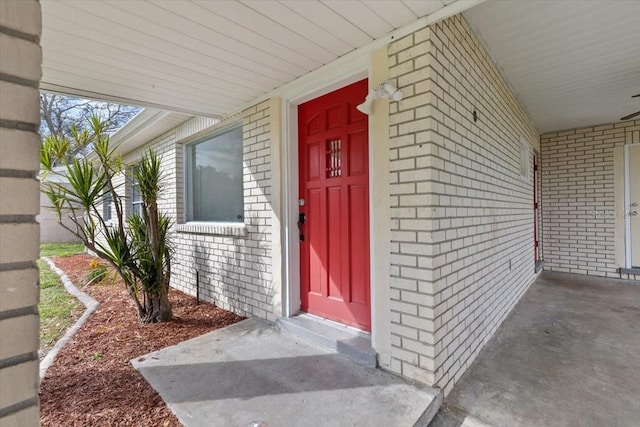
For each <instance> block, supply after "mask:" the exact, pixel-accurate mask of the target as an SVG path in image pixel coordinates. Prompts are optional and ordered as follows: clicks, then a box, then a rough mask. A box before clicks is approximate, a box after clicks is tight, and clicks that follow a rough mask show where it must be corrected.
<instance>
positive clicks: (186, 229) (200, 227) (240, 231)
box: [176, 222, 248, 237]
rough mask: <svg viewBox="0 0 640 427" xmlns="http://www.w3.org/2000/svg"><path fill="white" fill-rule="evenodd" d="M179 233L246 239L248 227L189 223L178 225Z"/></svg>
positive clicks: (228, 223)
mask: <svg viewBox="0 0 640 427" xmlns="http://www.w3.org/2000/svg"><path fill="white" fill-rule="evenodd" d="M176 231H177V232H178V233H188V234H210V235H216V236H234V237H246V236H247V234H248V230H247V225H246V224H245V223H243V222H187V223H186V224H177V225H176Z"/></svg>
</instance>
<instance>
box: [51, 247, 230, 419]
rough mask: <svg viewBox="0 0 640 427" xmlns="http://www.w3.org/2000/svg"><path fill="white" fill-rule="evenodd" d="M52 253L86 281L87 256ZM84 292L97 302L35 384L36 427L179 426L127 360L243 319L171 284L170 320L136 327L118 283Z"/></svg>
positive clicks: (64, 267) (67, 269)
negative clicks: (37, 389) (38, 426)
mask: <svg viewBox="0 0 640 427" xmlns="http://www.w3.org/2000/svg"><path fill="white" fill-rule="evenodd" d="M51 259H52V260H53V262H54V263H55V264H56V265H57V266H58V267H59V268H60V269H62V270H63V271H64V272H65V273H66V274H67V275H68V276H69V278H70V279H71V281H73V282H74V283H75V284H76V285H78V284H81V283H84V282H85V276H86V274H87V272H88V271H89V261H90V260H91V259H92V258H91V256H89V255H85V254H81V255H74V256H70V257H51ZM83 290H84V291H85V292H87V293H88V294H90V295H91V296H92V297H93V298H94V299H96V300H97V301H99V302H100V307H98V309H97V310H96V311H95V312H94V313H93V315H92V316H91V318H90V319H89V321H88V322H87V323H85V324H84V326H83V327H82V328H81V329H80V330H79V331H78V333H77V334H76V335H75V337H74V339H73V341H71V342H69V343H68V344H67V345H65V346H64V347H63V349H62V350H61V351H60V352H59V353H58V355H57V357H56V359H55V362H54V363H53V365H52V366H51V367H50V368H49V369H48V370H47V375H46V377H45V379H44V380H43V381H42V384H41V388H40V423H41V425H42V426H180V425H181V424H180V423H179V422H178V419H177V418H176V417H175V416H174V415H173V414H172V413H171V411H169V409H168V408H167V406H166V405H165V403H164V402H163V401H162V399H161V398H160V396H159V395H158V394H157V393H156V392H155V391H154V390H153V389H152V388H151V386H150V385H149V384H148V383H147V382H146V381H145V379H144V378H143V377H142V375H140V374H139V373H138V372H137V371H136V370H135V369H133V367H132V366H131V364H130V363H129V361H130V360H131V359H135V358H136V357H139V356H142V355H144V354H146V353H149V352H151V351H155V350H159V349H161V348H163V347H167V346H170V345H174V344H177V343H179V342H181V341H185V340H188V339H190V338H193V337H196V336H198V335H202V334H204V333H207V332H209V331H213V330H214V329H218V328H221V327H224V326H228V325H230V324H233V323H236V322H238V321H240V320H242V319H243V318H242V317H240V316H237V315H235V314H233V313H230V312H228V311H226V310H222V309H220V308H217V307H215V306H213V305H211V304H207V303H202V302H201V303H200V304H199V305H196V301H195V298H193V297H191V296H188V295H186V294H184V293H182V292H179V291H176V290H171V293H170V300H171V304H172V307H173V314H174V316H175V317H176V318H175V320H173V321H171V322H166V323H159V324H151V325H140V324H138V319H137V312H136V309H135V306H134V305H133V302H132V301H131V300H130V298H129V296H128V295H127V293H126V291H125V289H124V285H123V284H122V283H121V282H116V283H109V284H102V285H92V286H88V287H84V289H83Z"/></svg>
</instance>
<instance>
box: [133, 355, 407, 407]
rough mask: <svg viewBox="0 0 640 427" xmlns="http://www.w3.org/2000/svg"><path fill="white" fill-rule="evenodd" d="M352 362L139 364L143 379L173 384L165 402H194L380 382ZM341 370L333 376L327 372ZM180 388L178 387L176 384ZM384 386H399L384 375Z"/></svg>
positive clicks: (335, 358)
mask: <svg viewBox="0 0 640 427" xmlns="http://www.w3.org/2000/svg"><path fill="white" fill-rule="evenodd" d="M351 364H353V362H350V361H348V360H346V359H345V358H344V357H343V356H339V355H336V354H318V355H312V356H295V357H282V358H277V359H273V358H270V359H253V360H237V361H227V362H217V363H196V364H186V365H168V366H167V365H165V366H157V367H149V368H140V369H139V370H140V373H142V375H144V376H145V377H153V378H156V381H163V382H165V383H169V384H170V383H174V384H176V387H172V388H170V389H168V390H167V391H166V392H165V393H163V394H162V398H163V399H164V400H165V401H166V402H167V403H169V402H176V403H177V402H195V401H198V400H218V399H235V398H239V399H248V398H252V397H257V396H264V395H276V394H285V393H301V392H313V391H321V390H338V389H353V388H360V387H373V386H377V385H380V378H379V377H378V376H376V375H362V371H361V370H357V371H354V370H353V369H349V366H348V365H351ZM336 370H341V371H342V373H341V375H339V376H334V375H327V373H329V372H335V371H336ZM180 383H182V384H184V385H186V387H185V386H178V384H180ZM385 383H386V384H400V383H403V381H402V380H401V379H400V378H398V377H395V378H394V377H389V379H388V380H387V381H385Z"/></svg>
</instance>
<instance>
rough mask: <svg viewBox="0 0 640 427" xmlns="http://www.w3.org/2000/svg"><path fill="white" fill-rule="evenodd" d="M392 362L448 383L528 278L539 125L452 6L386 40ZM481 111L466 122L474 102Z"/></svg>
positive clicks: (444, 385) (409, 373) (531, 275)
mask: <svg viewBox="0 0 640 427" xmlns="http://www.w3.org/2000/svg"><path fill="white" fill-rule="evenodd" d="M389 66H390V76H391V77H392V78H397V82H398V87H399V88H400V89H401V90H402V91H403V92H404V94H405V98H404V99H403V100H402V101H400V102H398V103H393V102H392V103H391V104H390V137H391V138H390V152H389V154H390V162H391V163H390V171H391V176H390V180H391V210H392V212H391V214H392V241H391V262H392V265H391V276H392V277H391V298H392V301H391V310H392V328H391V333H392V354H391V356H392V363H391V368H392V369H393V370H395V371H396V372H398V373H400V374H402V375H404V376H407V377H411V378H414V379H417V380H421V381H424V382H426V383H429V384H434V385H437V386H439V387H442V388H443V389H444V391H445V393H448V392H449V391H450V390H451V388H452V387H453V384H454V383H455V381H457V380H458V379H459V377H460V376H461V375H462V373H464V371H465V370H466V369H467V367H468V366H469V365H470V363H471V362H472V361H473V359H474V358H475V356H476V355H477V354H478V352H479V350H480V349H481V347H482V346H483V344H484V343H485V342H486V341H487V340H488V339H489V338H490V337H491V336H492V335H493V333H494V332H495V330H496V329H497V327H498V326H499V325H500V323H501V322H502V320H503V319H504V318H505V317H506V315H507V314H508V313H509V311H510V310H511V308H512V307H513V306H514V304H515V303H516V302H517V300H518V299H519V298H520V296H521V295H522V294H523V292H524V291H525V290H526V289H527V287H528V286H529V284H531V283H532V281H533V279H534V261H533V209H532V199H533V188H532V187H533V182H532V177H531V176H530V177H528V178H526V179H522V178H521V176H520V167H519V147H520V141H521V140H525V141H527V142H528V143H529V144H530V145H531V146H532V149H533V147H536V146H537V145H538V141H539V140H538V138H539V137H538V133H537V131H536V129H535V128H534V126H533V124H532V122H531V121H530V120H529V118H528V117H527V115H526V114H525V112H524V111H523V109H522V108H521V106H520V105H519V103H518V102H517V100H516V99H515V98H514V96H513V95H512V94H511V92H510V90H509V88H508V86H507V85H506V83H505V81H504V80H503V78H502V77H501V76H500V74H499V72H498V71H497V69H496V67H495V66H494V65H493V63H492V61H491V60H490V58H489V56H488V55H487V54H486V52H485V50H484V48H483V47H482V46H481V44H480V43H479V41H478V40H477V38H476V37H475V35H474V34H473V33H472V31H471V30H470V29H469V27H468V25H467V24H466V22H465V21H464V19H463V18H462V17H461V16H456V17H453V18H450V19H447V20H445V21H442V22H440V23H438V24H437V25H435V26H432V27H430V28H425V29H422V30H420V31H417V32H416V33H414V34H411V35H409V36H407V37H404V38H402V39H400V40H397V41H396V42H394V43H392V44H391V45H390V46H389ZM474 109H476V110H477V112H478V115H479V120H478V122H477V123H474V121H473V119H472V113H473V110H474Z"/></svg>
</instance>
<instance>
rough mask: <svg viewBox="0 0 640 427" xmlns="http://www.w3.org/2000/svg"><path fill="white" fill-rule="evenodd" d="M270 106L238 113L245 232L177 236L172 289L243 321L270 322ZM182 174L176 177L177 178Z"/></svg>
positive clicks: (271, 308) (271, 310)
mask: <svg viewBox="0 0 640 427" xmlns="http://www.w3.org/2000/svg"><path fill="white" fill-rule="evenodd" d="M269 126H270V111H269V101H265V102H263V103H261V104H259V105H256V106H253V107H251V108H249V109H248V110H246V111H244V112H243V134H244V149H243V187H244V218H245V221H244V222H245V225H246V232H239V231H238V230H235V231H232V233H235V234H238V235H235V236H229V235H227V236H224V235H214V234H196V233H187V232H179V233H177V235H176V240H175V241H176V244H177V245H176V248H177V256H176V261H177V262H176V265H175V268H174V272H173V279H172V282H173V286H175V287H177V288H178V289H181V290H183V291H185V292H187V293H190V294H195V292H196V286H195V285H196V270H198V271H199V275H200V297H201V298H203V299H204V300H207V301H211V302H213V303H215V304H216V305H218V306H220V307H223V308H225V309H228V310H232V311H234V312H236V313H239V314H241V315H246V316H258V317H262V318H265V319H269V320H275V315H274V313H273V303H272V298H273V293H274V289H273V288H272V285H271V284H272V282H273V277H272V268H271V267H272V266H271V263H272V262H271V260H272V254H271V213H272V210H271V204H270V203H271V146H270V140H269V138H270V133H269V132H270V128H269ZM182 175H183V173H178V176H182Z"/></svg>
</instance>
